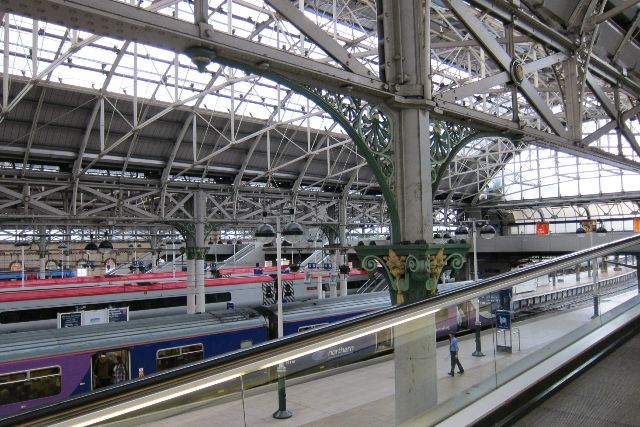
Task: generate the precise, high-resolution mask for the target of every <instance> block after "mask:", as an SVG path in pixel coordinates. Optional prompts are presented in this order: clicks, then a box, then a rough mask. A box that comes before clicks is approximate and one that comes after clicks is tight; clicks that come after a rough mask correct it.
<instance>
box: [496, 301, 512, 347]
mask: <svg viewBox="0 0 640 427" xmlns="http://www.w3.org/2000/svg"><path fill="white" fill-rule="evenodd" d="M501 337H502V339H501ZM511 340H512V336H511V312H510V311H509V310H496V350H497V351H498V352H506V353H511V351H512V343H511ZM501 342H502V343H501Z"/></svg>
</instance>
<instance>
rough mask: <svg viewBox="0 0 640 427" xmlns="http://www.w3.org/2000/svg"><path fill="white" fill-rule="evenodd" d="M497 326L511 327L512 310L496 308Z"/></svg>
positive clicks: (501, 327)
mask: <svg viewBox="0 0 640 427" xmlns="http://www.w3.org/2000/svg"><path fill="white" fill-rule="evenodd" d="M496 328H498V329H511V312H510V311H508V310H496Z"/></svg>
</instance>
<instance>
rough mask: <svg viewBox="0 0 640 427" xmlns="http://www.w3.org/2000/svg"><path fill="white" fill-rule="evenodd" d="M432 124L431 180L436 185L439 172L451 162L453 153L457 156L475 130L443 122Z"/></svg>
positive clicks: (433, 121) (434, 121) (438, 121)
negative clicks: (462, 144)
mask: <svg viewBox="0 0 640 427" xmlns="http://www.w3.org/2000/svg"><path fill="white" fill-rule="evenodd" d="M431 123H432V125H433V131H432V132H431V179H432V181H433V182H434V184H435V182H436V177H437V176H438V173H439V170H440V169H441V168H442V167H443V166H445V165H446V164H448V163H449V162H450V161H451V160H450V159H451V153H453V152H454V151H455V153H456V154H457V152H458V151H459V150H460V148H462V147H461V146H460V145H461V143H462V141H463V140H464V139H465V138H467V137H468V136H469V135H471V133H472V132H473V129H472V128H470V127H468V126H464V125H459V124H457V123H450V122H445V121H443V120H432V121H431ZM467 142H468V141H467Z"/></svg>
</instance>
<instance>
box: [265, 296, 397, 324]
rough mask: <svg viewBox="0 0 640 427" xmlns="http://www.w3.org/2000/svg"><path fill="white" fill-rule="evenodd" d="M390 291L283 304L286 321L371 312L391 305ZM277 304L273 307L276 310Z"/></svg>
mask: <svg viewBox="0 0 640 427" xmlns="http://www.w3.org/2000/svg"><path fill="white" fill-rule="evenodd" d="M390 306H391V300H390V298H389V292H388V291H382V292H371V293H366V294H358V295H348V296H345V297H338V298H328V299H323V300H311V301H306V302H297V303H289V304H284V305H283V308H282V310H283V313H284V317H285V321H287V320H299V319H304V318H311V317H326V316H331V315H335V314H346V313H358V312H369V311H374V310H380V309H382V308H386V307H390ZM274 307H275V306H271V309H272V310H274V311H275V308H274Z"/></svg>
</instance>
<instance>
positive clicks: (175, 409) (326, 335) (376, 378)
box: [0, 236, 640, 426]
mask: <svg viewBox="0 0 640 427" xmlns="http://www.w3.org/2000/svg"><path fill="white" fill-rule="evenodd" d="M639 242H640V236H633V237H630V238H626V239H622V240H620V241H618V242H615V243H610V244H605V245H602V246H598V247H595V248H592V249H588V250H584V251H581V252H578V253H575V254H570V255H565V256H561V257H558V258H556V259H554V260H551V261H546V262H544V263H540V264H537V265H534V266H531V267H528V268H525V269H522V270H520V271H517V272H511V273H507V274H504V275H500V276H497V277H495V278H491V279H486V280H482V281H479V282H477V283H475V284H471V285H469V286H466V287H464V288H461V289H459V290H456V291H455V292H451V293H443V294H440V295H436V296H434V297H432V298H429V299H427V300H424V301H421V302H419V303H414V304H408V305H403V306H397V307H392V308H389V309H386V310H382V311H380V312H376V313H374V314H371V315H368V316H364V317H359V318H354V319H351V320H347V321H343V322H340V323H337V324H332V325H328V326H326V327H323V328H318V329H315V330H310V331H308V332H305V333H303V334H297V335H293V336H288V337H285V338H283V339H280V340H277V341H272V342H268V343H265V344H262V345H259V346H254V347H251V348H249V349H245V350H241V351H237V352H235V353H232V354H227V355H223V356H221V357H218V358H215V359H210V360H207V361H203V362H199V363H196V364H193V365H187V366H184V367H181V368H177V369H175V370H172V371H168V372H166V373H161V374H158V375H153V376H150V377H147V378H142V379H139V380H136V381H133V382H130V383H125V384H122V385H117V386H113V387H110V388H107V389H103V390H101V391H98V392H95V393H92V394H90V395H87V396H82V397H78V398H75V399H72V400H71V401H68V402H64V403H61V404H58V405H54V406H51V407H48V408H42V409H39V410H35V411H32V412H30V413H24V414H21V415H19V416H16V417H13V418H9V419H5V420H2V421H0V425H88V424H92V423H101V424H105V423H111V424H113V425H141V424H145V423H147V424H148V425H156V424H155V423H157V422H158V420H160V419H165V418H170V417H179V416H183V417H184V416H186V415H189V416H191V415H193V416H196V414H199V415H198V416H202V417H205V418H206V420H207V424H208V425H225V426H234V425H268V424H267V423H268V422H271V418H270V417H271V413H273V412H274V410H275V409H276V406H277V402H278V398H277V396H278V394H277V391H276V390H275V387H274V386H273V385H272V384H268V383H264V381H263V377H262V374H263V373H265V372H266V371H265V370H264V369H265V368H266V367H275V366H277V365H279V364H281V363H282V362H284V361H296V362H302V361H304V360H306V359H303V358H304V357H305V356H308V355H313V354H314V353H315V352H318V351H332V352H334V354H340V353H341V352H346V351H347V350H346V349H347V348H349V347H355V346H357V343H358V341H357V340H359V339H363V338H365V337H369V336H371V335H368V334H374V336H375V337H376V338H377V339H378V340H377V341H376V348H378V347H381V348H383V347H384V345H385V343H386V341H385V340H384V337H385V331H387V330H388V329H387V328H389V327H394V326H398V325H406V324H408V323H411V322H421V321H422V320H424V319H425V318H429V316H432V315H433V314H434V313H436V312H442V311H441V310H442V309H449V308H453V309H455V307H456V305H457V304H459V303H463V302H466V301H470V300H474V299H475V298H477V297H479V296H481V295H486V294H488V293H491V292H495V291H497V290H499V289H503V288H510V287H512V286H514V285H516V284H518V283H521V282H523V281H527V280H532V279H534V278H536V277H539V276H544V275H547V274H549V273H551V272H553V271H558V270H562V269H565V268H567V267H568V266H571V265H576V263H581V262H584V261H586V260H588V259H591V258H594V257H602V256H605V255H608V254H610V253H612V252H615V251H620V250H624V249H625V248H629V247H631V246H634V245H636V244H638V243H639ZM627 298H629V299H627ZM624 299H627V300H626V301H623V300H624ZM639 299H640V297H638V296H637V295H635V296H634V295H626V296H624V297H608V298H606V301H602V306H601V311H600V315H599V316H597V317H595V318H593V319H592V316H591V315H592V313H593V309H592V308H591V307H585V308H584V309H582V310H572V311H568V312H566V313H562V316H564V317H561V318H560V317H557V314H556V313H553V314H551V315H547V316H544V317H542V318H538V319H534V320H529V321H527V322H525V323H522V324H516V325H514V326H515V327H517V328H518V329H519V330H518V332H519V334H518V336H519V338H520V345H519V346H516V345H512V352H510V353H498V352H496V351H494V350H493V349H494V348H496V347H495V344H496V343H499V342H500V340H501V339H505V336H506V335H505V334H504V333H502V334H501V333H500V331H498V330H495V329H490V330H488V331H486V332H485V333H484V334H483V335H482V338H481V343H482V347H483V350H484V353H485V356H484V357H473V356H471V355H470V353H472V352H473V349H474V345H475V343H474V342H473V340H472V339H470V338H465V339H462V340H461V361H462V364H463V365H464V367H465V370H466V371H465V373H464V374H463V375H456V376H455V377H453V378H451V377H449V376H447V375H446V372H447V371H448V370H449V358H448V354H447V348H446V346H439V347H438V348H437V349H436V356H435V363H436V365H437V372H438V378H436V380H437V381H438V383H439V388H438V406H437V407H435V408H432V409H430V410H428V408H424V412H423V413H422V415H420V416H419V417H417V418H416V419H414V420H411V421H409V422H406V423H405V425H421V426H424V425H437V424H441V425H465V424H468V423H471V422H474V421H477V420H482V417H485V416H490V415H491V414H492V413H494V412H495V411H496V410H497V409H498V408H501V407H504V406H505V405H506V404H508V403H509V402H511V401H513V398H514V396H517V395H519V394H520V392H523V393H527V392H528V390H530V389H531V387H535V386H536V384H538V383H540V380H541V379H543V378H546V377H549V376H551V375H552V374H553V372H555V371H556V370H558V369H560V370H561V369H563V368H565V367H566V366H567V365H571V364H572V363H576V362H580V358H581V357H582V355H583V354H587V355H588V353H589V352H590V351H591V349H593V348H596V347H598V346H599V345H608V343H607V340H609V339H610V338H611V337H615V336H617V335H618V334H620V332H621V331H623V332H626V331H628V330H629V325H638V324H639V323H640V322H639V321H638V320H639V319H640V301H639ZM611 305H613V306H614V307H613V308H611ZM554 315H555V316H556V317H554ZM419 325H422V323H419ZM437 325H438V326H440V324H439V323H438V324H437ZM559 325H562V327H561V328H559V327H558V326H559ZM394 330H397V329H394ZM512 332H515V331H513V330H512ZM387 337H388V336H387ZM510 337H511V338H512V342H513V344H515V342H516V337H515V335H514V334H510ZM396 338H397V337H396ZM385 357H390V356H385ZM378 360H379V359H376V360H375V361H374V362H373V361H372V362H370V363H372V365H371V366H368V367H365V366H362V367H361V368H362V369H364V370H360V369H354V368H353V367H347V368H339V369H346V371H343V372H342V373H341V374H340V375H338V376H337V377H335V376H332V377H331V378H329V377H325V378H320V377H318V375H319V374H313V375H314V376H312V377H306V378H300V379H293V380H289V381H288V392H287V395H288V397H289V400H288V402H289V407H290V409H291V410H293V412H294V414H295V415H294V418H292V419H290V420H288V421H287V420H277V421H275V422H277V423H278V424H279V425H304V424H305V423H307V424H308V425H323V426H330V425H341V426H344V425H347V426H348V425H363V424H364V425H370V426H376V425H385V426H386V425H393V424H395V414H394V398H395V396H394V387H395V386H394V382H395V378H394V374H393V367H394V362H393V361H391V360H389V361H387V362H383V363H378ZM289 363H290V362H289ZM425 363H426V362H425ZM289 366H291V365H289ZM317 368H320V367H317ZM334 372H336V371H331V372H329V371H327V372H326V373H324V374H325V375H329V374H332V373H334ZM341 378H343V379H341ZM310 379H313V381H311V380H310ZM238 387H239V388H240V392H239V391H238ZM261 402H262V403H261ZM201 411H202V412H201ZM217 411H221V412H217ZM305 420H307V421H305ZM349 420H352V421H349ZM354 420H357V421H354ZM375 420H379V421H377V423H376V421H375ZM217 422H221V423H223V424H215V423H217ZM350 422H351V424H350ZM356 422H357V424H354V423H356ZM175 423H182V424H185V425H187V424H190V423H191V422H190V421H187V420H186V419H184V418H173V424H175Z"/></svg>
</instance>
